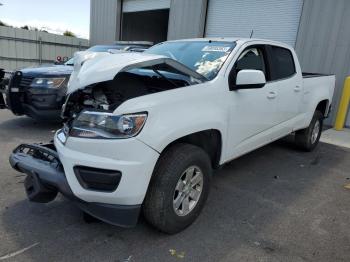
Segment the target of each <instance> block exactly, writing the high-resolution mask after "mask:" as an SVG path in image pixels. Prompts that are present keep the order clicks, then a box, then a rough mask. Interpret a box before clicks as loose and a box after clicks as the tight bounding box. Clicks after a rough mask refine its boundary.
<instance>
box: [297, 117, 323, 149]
mask: <svg viewBox="0 0 350 262" xmlns="http://www.w3.org/2000/svg"><path fill="white" fill-rule="evenodd" d="M323 119H324V116H323V114H322V113H321V112H320V111H315V113H314V116H313V117H312V120H311V123H310V125H309V126H308V127H307V128H305V129H302V130H299V131H297V132H296V133H295V142H296V144H297V146H298V147H299V148H301V149H302V150H304V151H307V152H311V151H312V150H314V149H315V147H316V146H317V144H318V142H319V140H320V137H321V133H322V127H323ZM317 123H319V132H318V134H317V138H316V140H314V141H313V140H312V133H313V130H314V127H315V125H316V124H317Z"/></svg>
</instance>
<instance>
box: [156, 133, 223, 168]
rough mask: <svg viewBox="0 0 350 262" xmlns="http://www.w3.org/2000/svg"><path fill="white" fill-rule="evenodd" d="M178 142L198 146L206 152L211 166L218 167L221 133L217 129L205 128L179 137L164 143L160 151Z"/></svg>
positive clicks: (220, 151) (220, 152)
mask: <svg viewBox="0 0 350 262" xmlns="http://www.w3.org/2000/svg"><path fill="white" fill-rule="evenodd" d="M178 143H186V144H191V145H195V146H198V147H200V148H201V149H203V150H204V151H205V152H206V153H207V154H208V156H209V158H210V160H211V164H212V167H213V168H218V167H219V165H220V159H221V155H222V134H221V132H220V131H219V130H217V129H207V130H203V131H198V132H195V133H191V134H187V135H185V136H182V137H179V138H177V139H175V140H174V141H172V142H170V143H169V144H168V145H166V146H165V147H164V149H163V150H162V151H161V154H162V153H164V152H165V151H166V150H168V149H169V148H170V147H171V146H173V145H175V144H178Z"/></svg>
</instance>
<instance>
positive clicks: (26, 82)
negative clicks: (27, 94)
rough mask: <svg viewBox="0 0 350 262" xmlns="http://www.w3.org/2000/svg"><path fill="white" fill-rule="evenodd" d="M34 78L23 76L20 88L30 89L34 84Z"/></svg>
mask: <svg viewBox="0 0 350 262" xmlns="http://www.w3.org/2000/svg"><path fill="white" fill-rule="evenodd" d="M33 79H34V77H32V76H22V78H21V81H20V83H19V86H20V87H28V86H30V84H31V83H32V82H33Z"/></svg>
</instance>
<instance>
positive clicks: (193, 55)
mask: <svg viewBox="0 0 350 262" xmlns="http://www.w3.org/2000/svg"><path fill="white" fill-rule="evenodd" d="M235 46H236V43H235V42H224V41H218V42H216V41H178V42H165V43H160V44H158V45H155V46H153V47H151V48H150V49H148V50H146V51H145V53H148V54H156V55H164V56H167V57H169V58H172V59H174V60H176V61H178V62H180V63H182V64H184V65H185V66H187V67H189V68H190V69H192V70H194V71H196V72H197V73H199V74H201V75H203V76H204V77H206V78H207V79H209V80H211V79H213V78H214V77H216V75H217V74H218V73H219V71H220V69H221V67H222V65H223V64H224V63H225V61H226V59H227V57H228V56H229V54H230V53H231V51H232V50H233V48H234V47H235Z"/></svg>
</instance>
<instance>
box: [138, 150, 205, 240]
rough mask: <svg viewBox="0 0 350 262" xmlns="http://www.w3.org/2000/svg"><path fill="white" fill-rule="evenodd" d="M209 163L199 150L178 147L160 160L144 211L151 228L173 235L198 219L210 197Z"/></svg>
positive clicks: (168, 151)
mask: <svg viewBox="0 0 350 262" xmlns="http://www.w3.org/2000/svg"><path fill="white" fill-rule="evenodd" d="M211 172H212V170H211V163H210V159H209V157H208V155H207V154H206V153H205V152H204V151H203V150H202V149H201V148H199V147H197V146H193V145H189V144H177V145H174V146H172V147H171V148H169V149H168V150H167V151H166V152H165V153H164V154H163V155H162V156H161V157H160V159H159V161H158V163H157V166H156V168H155V171H154V174H153V178H152V181H151V183H150V187H149V190H148V192H147V196H146V198H145V202H144V206H143V212H144V216H145V218H146V220H147V221H148V222H149V223H150V224H152V225H153V226H154V227H156V228H157V229H159V230H160V231H163V232H165V233H169V234H175V233H178V232H180V231H181V230H183V229H184V228H186V227H188V226H189V225H190V224H192V223H193V221H194V220H195V219H196V218H197V217H198V215H199V214H200V212H201V210H202V209H203V206H204V204H205V202H206V199H207V197H208V194H209V188H210V179H211Z"/></svg>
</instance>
